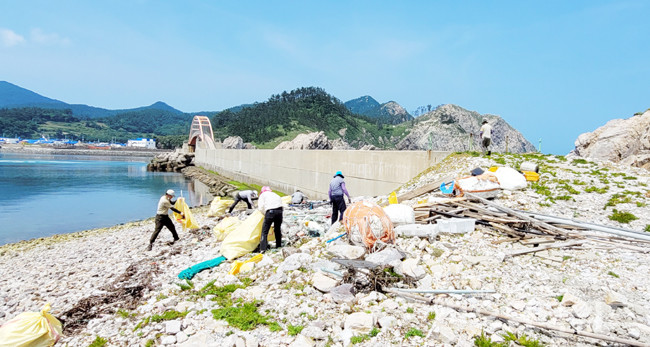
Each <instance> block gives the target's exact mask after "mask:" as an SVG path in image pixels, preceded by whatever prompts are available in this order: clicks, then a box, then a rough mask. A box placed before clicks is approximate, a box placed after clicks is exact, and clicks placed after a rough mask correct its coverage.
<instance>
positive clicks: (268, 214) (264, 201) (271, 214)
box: [257, 186, 282, 253]
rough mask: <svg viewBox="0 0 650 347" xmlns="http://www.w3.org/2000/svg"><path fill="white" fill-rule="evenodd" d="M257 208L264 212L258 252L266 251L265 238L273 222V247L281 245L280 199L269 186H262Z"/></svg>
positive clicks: (266, 243)
mask: <svg viewBox="0 0 650 347" xmlns="http://www.w3.org/2000/svg"><path fill="white" fill-rule="evenodd" d="M257 208H258V209H259V210H260V211H262V213H264V223H263V224H262V235H261V238H260V253H264V252H266V249H267V248H269V247H268V246H269V245H268V241H267V239H268V235H269V229H271V223H273V231H274V233H275V248H280V247H282V229H281V228H282V199H281V198H280V196H279V195H278V194H275V193H274V192H272V191H271V188H269V187H267V186H264V187H262V190H261V192H260V199H259V200H258V201H257Z"/></svg>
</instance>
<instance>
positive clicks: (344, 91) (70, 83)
mask: <svg viewBox="0 0 650 347" xmlns="http://www.w3.org/2000/svg"><path fill="white" fill-rule="evenodd" d="M649 19H650V1H646V0H630V1H626V0H619V1H599V0H589V1H581V0H571V1H566V0H562V1H554V0H551V1H520V0H517V1H433V0H431V1H381V0H378V1H336V0H332V1H192V0H188V1H162V0H159V1H145V0H136V1H133V0H129V1H122V0H116V1H68V0H57V1H50V0H48V1H31V0H24V1H13V0H0V80H4V81H7V82H10V83H13V84H16V85H18V86H20V87H23V88H26V89H29V90H31V91H34V92H36V93H39V94H41V95H43V96H46V97H49V98H53V99H58V100H61V101H64V102H67V103H71V104H87V105H91V106H96V107H102V108H108V109H125V108H134V107H140V106H146V105H150V104H153V103H154V102H156V101H163V102H165V103H167V104H169V105H171V106H172V107H175V108H177V109H179V110H181V111H184V112H196V111H220V110H223V109H225V108H228V107H232V106H236V105H240V104H248V103H253V102H263V101H266V100H267V99H268V98H269V97H270V96H271V95H273V94H279V93H282V92H283V91H290V90H293V89H296V88H299V87H308V86H315V87H321V88H323V89H324V90H325V91H327V92H328V93H330V94H332V95H333V96H335V97H337V98H339V99H340V100H341V101H343V102H345V101H348V100H351V99H355V98H357V97H360V96H364V95H370V96H372V97H373V98H375V99H376V100H377V101H378V102H380V103H384V102H388V101H395V102H397V103H399V104H400V105H402V106H403V107H404V108H405V109H406V110H407V111H409V112H413V111H414V110H415V109H416V108H417V107H418V106H426V105H429V104H430V105H433V106H437V105H440V104H448V103H450V104H456V105H459V106H461V107H463V108H466V109H468V110H471V111H476V112H479V113H481V114H496V115H499V116H501V117H502V118H504V119H505V120H506V121H507V122H508V123H510V125H512V126H513V127H514V128H515V129H517V130H519V131H520V132H521V133H522V134H523V135H524V136H525V137H526V138H527V139H528V140H529V141H531V142H532V143H533V144H534V145H535V146H536V147H539V144H540V142H539V141H540V140H541V150H542V152H543V153H551V154H566V153H568V152H569V151H570V150H572V149H573V148H574V142H575V140H576V139H577V137H578V135H580V134H581V133H584V132H591V131H594V130H595V129H596V128H598V127H600V126H602V125H604V124H605V123H606V122H607V121H609V120H611V119H616V118H629V117H631V116H632V115H633V114H634V113H636V112H643V111H645V110H646V109H648V108H650V20H649Z"/></svg>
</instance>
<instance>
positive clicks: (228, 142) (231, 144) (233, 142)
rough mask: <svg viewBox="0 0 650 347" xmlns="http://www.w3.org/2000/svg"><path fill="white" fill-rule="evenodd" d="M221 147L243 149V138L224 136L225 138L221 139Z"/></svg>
mask: <svg viewBox="0 0 650 347" xmlns="http://www.w3.org/2000/svg"><path fill="white" fill-rule="evenodd" d="M223 148H226V149H243V148H244V140H243V139H242V138H241V137H239V136H230V137H226V139H225V140H223Z"/></svg>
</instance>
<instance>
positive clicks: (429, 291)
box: [391, 288, 496, 294]
mask: <svg viewBox="0 0 650 347" xmlns="http://www.w3.org/2000/svg"><path fill="white" fill-rule="evenodd" d="M391 289H393V290H397V291H400V292H405V293H425V294H492V293H496V291H494V290H464V289H402V288H391Z"/></svg>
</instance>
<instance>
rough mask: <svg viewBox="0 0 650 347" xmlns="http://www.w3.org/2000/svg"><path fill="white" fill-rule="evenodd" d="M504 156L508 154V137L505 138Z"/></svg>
mask: <svg viewBox="0 0 650 347" xmlns="http://www.w3.org/2000/svg"><path fill="white" fill-rule="evenodd" d="M506 154H508V136H506Z"/></svg>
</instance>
